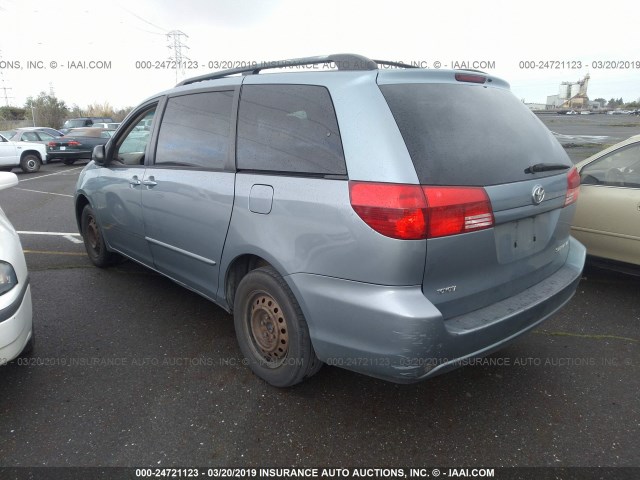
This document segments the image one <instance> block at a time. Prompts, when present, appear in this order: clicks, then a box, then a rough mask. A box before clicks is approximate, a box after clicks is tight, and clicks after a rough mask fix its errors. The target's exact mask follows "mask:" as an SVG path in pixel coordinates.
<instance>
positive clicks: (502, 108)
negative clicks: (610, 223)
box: [378, 71, 577, 318]
mask: <svg viewBox="0 0 640 480" xmlns="http://www.w3.org/2000/svg"><path fill="white" fill-rule="evenodd" d="M378 84H379V87H380V90H381V91H382V94H383V95H384V97H385V99H386V101H387V104H388V105H389V108H390V110H391V112H392V114H393V116H394V118H395V120H396V123H397V124H398V127H399V129H400V132H401V134H402V136H403V139H404V141H405V144H406V146H407V150H408V152H409V154H410V156H411V159H412V161H413V164H414V166H415V170H416V174H417V176H418V181H419V183H420V184H421V185H425V186H429V187H430V188H425V195H426V196H427V204H431V203H433V202H437V199H436V198H435V197H436V196H438V195H440V193H441V192H447V191H449V190H447V189H449V188H450V187H475V188H477V189H478V190H484V192H486V196H487V197H488V199H489V202H490V207H489V208H490V211H491V212H492V213H493V223H492V225H491V228H481V229H478V230H477V231H475V230H473V229H471V230H472V231H469V232H468V233H456V234H452V235H444V236H437V237H436V238H429V239H428V240H427V242H426V245H427V256H426V265H425V273H424V278H423V292H424V295H425V296H426V297H427V298H429V300H430V301H431V302H432V303H434V304H435V305H436V306H437V307H438V308H439V309H440V311H441V312H442V313H443V315H444V317H445V318H449V317H453V316H457V315H461V314H465V313H468V312H470V311H473V310H475V309H478V308H482V307H485V306H487V305H490V304H492V303H495V302H498V301H500V300H502V299H505V298H508V297H511V296H513V295H515V294H517V293H520V292H522V291H523V290H525V289H526V288H528V287H530V286H532V285H534V284H536V283H539V282H541V281H543V280H544V279H545V278H547V277H548V276H550V275H551V274H553V273H554V272H555V271H557V270H558V269H559V268H560V267H561V266H562V265H563V264H564V262H565V260H566V257H567V253H568V248H566V247H567V245H568V239H569V228H570V224H571V219H572V216H573V210H574V207H568V208H566V205H569V204H571V203H572V201H573V198H572V197H571V195H569V198H568V193H569V194H572V193H576V192H572V191H571V190H570V189H569V188H568V186H569V182H570V181H572V182H574V183H575V179H576V178H577V174H576V173H575V170H572V169H571V167H572V163H571V161H570V160H569V158H568V156H567V154H566V153H565V152H564V150H563V148H562V147H561V146H560V144H559V143H558V142H557V141H556V140H555V138H554V137H553V135H552V134H551V132H550V131H549V130H548V129H547V128H546V127H545V126H544V124H542V122H541V121H540V120H539V119H538V118H537V117H536V115H535V114H533V113H532V112H531V111H530V110H529V109H528V108H527V107H526V106H525V105H524V104H523V103H522V102H521V101H520V100H518V99H517V98H516V97H515V96H514V95H513V94H512V93H511V92H510V90H509V88H508V85H507V84H505V83H504V82H502V81H501V80H498V79H494V78H491V77H488V76H486V75H483V74H480V73H474V72H463V73H462V74H461V73H460V72H453V71H449V72H445V71H440V72H424V71H402V72H393V71H389V72H381V73H380V74H379V76H378ZM571 185H573V184H571ZM573 186H575V185H573ZM454 191H455V190H454ZM461 191H462V190H461ZM430 192H432V193H430ZM430 195H431V198H430ZM469 218H470V219H471V220H470V221H471V222H473V217H469ZM483 221H484V217H483ZM471 225H472V226H473V223H471Z"/></svg>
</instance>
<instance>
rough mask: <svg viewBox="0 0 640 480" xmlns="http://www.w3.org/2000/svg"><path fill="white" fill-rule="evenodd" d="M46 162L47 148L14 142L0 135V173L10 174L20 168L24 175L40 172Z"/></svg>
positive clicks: (34, 144) (40, 145)
mask: <svg viewBox="0 0 640 480" xmlns="http://www.w3.org/2000/svg"><path fill="white" fill-rule="evenodd" d="M46 162H47V147H46V146H45V145H42V144H40V143H31V142H16V141H13V140H8V139H6V138H5V137H4V136H2V135H0V171H2V172H10V171H11V170H13V169H14V168H15V167H20V168H21V169H22V171H23V172H25V173H33V172H37V171H38V170H40V167H41V166H42V164H43V163H46Z"/></svg>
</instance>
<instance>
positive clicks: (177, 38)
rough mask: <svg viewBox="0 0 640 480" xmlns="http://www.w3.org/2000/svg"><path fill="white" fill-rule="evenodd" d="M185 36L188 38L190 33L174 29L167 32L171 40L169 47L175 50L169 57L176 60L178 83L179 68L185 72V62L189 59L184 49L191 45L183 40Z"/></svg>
mask: <svg viewBox="0 0 640 480" xmlns="http://www.w3.org/2000/svg"><path fill="white" fill-rule="evenodd" d="M183 37H184V38H185V39H187V38H189V35H187V34H186V33H184V32H181V31H180V30H172V31H170V32H169V33H167V41H168V42H169V44H168V45H167V47H168V48H169V50H173V54H172V55H171V56H169V59H170V60H171V61H174V62H175V70H176V83H178V70H180V71H181V72H182V73H183V74H184V62H186V61H187V60H189V57H187V56H186V55H185V54H184V53H183V50H188V49H189V47H188V46H187V45H186V44H185V43H184V42H183V41H182V38H183Z"/></svg>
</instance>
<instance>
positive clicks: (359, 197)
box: [349, 182, 494, 240]
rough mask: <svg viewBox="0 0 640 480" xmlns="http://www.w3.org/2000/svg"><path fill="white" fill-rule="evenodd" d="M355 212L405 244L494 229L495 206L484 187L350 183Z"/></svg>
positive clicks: (387, 234)
mask: <svg viewBox="0 0 640 480" xmlns="http://www.w3.org/2000/svg"><path fill="white" fill-rule="evenodd" d="M349 192H350V196H351V205H352V207H353V209H354V211H355V212H356V213H357V214H358V216H360V218H362V220H364V222H365V223H366V224H367V225H369V226H370V227H371V228H373V229H374V230H375V231H376V232H378V233H381V234H382V235H385V236H387V237H391V238H397V239H401V240H420V239H425V238H436V237H444V236H448V235H457V234H459V233H467V232H473V231H477V230H482V229H485V228H490V227H492V226H493V224H494V218H493V210H492V208H491V202H490V201H489V197H488V196H487V193H486V192H485V190H484V188H481V187H423V186H420V185H404V184H393V183H369V182H349Z"/></svg>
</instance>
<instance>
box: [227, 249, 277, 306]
mask: <svg viewBox="0 0 640 480" xmlns="http://www.w3.org/2000/svg"><path fill="white" fill-rule="evenodd" d="M268 266H271V264H270V263H269V262H267V261H266V260H265V259H264V258H262V257H259V256H257V255H241V256H240V257H238V258H236V259H235V260H234V261H233V263H232V264H231V265H229V269H228V270H227V276H226V279H225V298H226V300H227V305H228V307H229V311H230V312H233V302H234V300H235V296H236V290H237V289H238V285H239V284H240V281H241V280H242V279H243V278H244V276H245V275H246V274H247V273H249V272H250V271H251V270H255V269H256V268H260V267H268Z"/></svg>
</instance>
